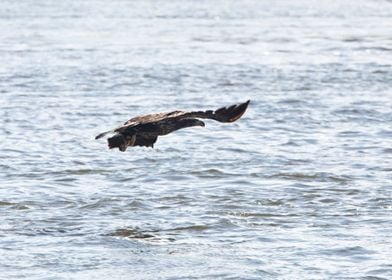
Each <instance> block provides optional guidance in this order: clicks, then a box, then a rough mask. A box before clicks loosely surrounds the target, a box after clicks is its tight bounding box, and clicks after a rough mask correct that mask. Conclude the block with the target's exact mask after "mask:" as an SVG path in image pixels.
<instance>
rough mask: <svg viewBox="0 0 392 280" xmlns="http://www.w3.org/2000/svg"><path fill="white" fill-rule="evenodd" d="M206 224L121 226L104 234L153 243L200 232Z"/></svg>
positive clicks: (176, 239)
mask: <svg viewBox="0 0 392 280" xmlns="http://www.w3.org/2000/svg"><path fill="white" fill-rule="evenodd" d="M209 229H210V227H209V226H208V225H190V226H180V227H175V228H169V229H157V228H152V229H141V228H139V227H133V226H128V227H122V228H118V229H116V230H114V231H113V232H110V233H108V234H106V236H110V237H114V238H121V239H128V240H134V241H138V242H147V243H154V244H159V243H160V244H162V243H171V242H175V241H178V240H179V239H181V236H182V235H183V234H186V233H191V232H193V233H202V232H204V231H207V230H209Z"/></svg>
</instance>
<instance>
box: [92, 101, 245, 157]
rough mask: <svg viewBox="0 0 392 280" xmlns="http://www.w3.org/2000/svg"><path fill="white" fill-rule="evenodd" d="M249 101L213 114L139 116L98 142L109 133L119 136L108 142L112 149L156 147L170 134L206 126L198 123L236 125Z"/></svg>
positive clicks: (183, 113)
mask: <svg viewBox="0 0 392 280" xmlns="http://www.w3.org/2000/svg"><path fill="white" fill-rule="evenodd" d="M249 102H250V101H249V100H248V101H247V102H245V103H241V104H238V105H232V106H230V107H223V108H220V109H218V110H215V111H212V110H209V111H194V112H185V111H173V112H170V113H157V114H149V115H144V116H138V117H135V118H132V119H130V120H128V121H127V122H125V123H124V124H123V125H122V126H120V127H118V128H116V129H114V130H110V131H106V132H103V133H101V134H99V135H97V137H95V139H99V138H101V137H103V136H105V135H106V134H108V133H116V134H115V135H114V136H112V137H110V138H108V143H109V148H110V149H112V148H119V150H120V151H122V152H124V151H125V150H126V149H127V147H128V146H146V147H153V146H154V143H155V142H156V141H157V138H158V136H162V135H166V134H169V133H171V132H173V131H176V130H178V129H182V128H186V127H192V126H205V124H204V122H203V121H201V120H199V119H213V120H216V121H219V122H234V121H236V120H238V119H239V118H240V117H241V116H242V115H243V114H244V113H245V110H246V108H247V107H248V104H249Z"/></svg>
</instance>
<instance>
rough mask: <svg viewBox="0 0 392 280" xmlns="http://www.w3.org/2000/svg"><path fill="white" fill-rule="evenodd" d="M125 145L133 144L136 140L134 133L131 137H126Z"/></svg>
mask: <svg viewBox="0 0 392 280" xmlns="http://www.w3.org/2000/svg"><path fill="white" fill-rule="evenodd" d="M127 142H128V143H127V146H131V147H132V146H133V145H134V144H135V142H136V135H132V136H131V137H127Z"/></svg>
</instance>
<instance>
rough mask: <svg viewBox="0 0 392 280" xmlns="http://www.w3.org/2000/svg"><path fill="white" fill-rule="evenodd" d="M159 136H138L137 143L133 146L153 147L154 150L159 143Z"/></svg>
mask: <svg viewBox="0 0 392 280" xmlns="http://www.w3.org/2000/svg"><path fill="white" fill-rule="evenodd" d="M157 139H158V136H152V137H148V136H143V135H136V141H135V143H134V144H133V146H142V147H151V148H154V143H155V142H156V141H157Z"/></svg>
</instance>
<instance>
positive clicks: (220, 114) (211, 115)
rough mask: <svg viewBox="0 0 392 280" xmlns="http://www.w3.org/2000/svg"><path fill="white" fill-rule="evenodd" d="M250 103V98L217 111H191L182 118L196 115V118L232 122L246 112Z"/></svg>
mask: <svg viewBox="0 0 392 280" xmlns="http://www.w3.org/2000/svg"><path fill="white" fill-rule="evenodd" d="M249 103H250V100H248V101H246V102H244V103H240V104H234V105H231V106H226V107H221V108H219V109H217V110H215V111H212V110H209V111H198V112H189V113H186V114H184V115H182V116H181V118H190V117H194V118H202V119H212V120H216V121H218V122H223V123H231V122H235V121H236V120H238V119H239V118H241V117H242V115H243V114H244V113H245V111H246V109H247V108H248V105H249Z"/></svg>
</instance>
